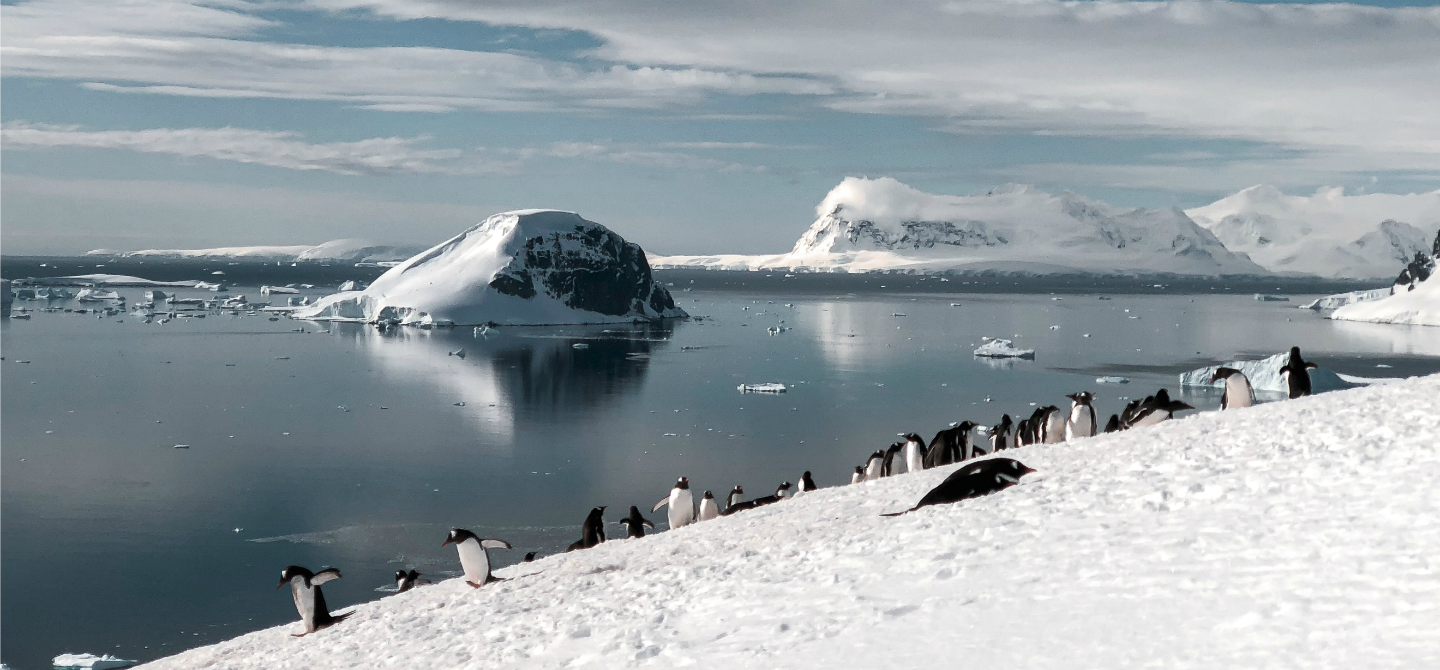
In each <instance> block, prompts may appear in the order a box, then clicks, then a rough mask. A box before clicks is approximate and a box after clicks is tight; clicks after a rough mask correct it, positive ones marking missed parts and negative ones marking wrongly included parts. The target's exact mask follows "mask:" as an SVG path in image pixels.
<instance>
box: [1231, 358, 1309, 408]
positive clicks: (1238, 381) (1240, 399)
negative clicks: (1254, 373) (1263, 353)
mask: <svg viewBox="0 0 1440 670" xmlns="http://www.w3.org/2000/svg"><path fill="white" fill-rule="evenodd" d="M1305 376H1306V377H1309V376H1310V373H1308V372H1307V373H1305ZM1221 379H1224V380H1225V392H1224V393H1221V394H1220V409H1238V408H1240V407H1249V406H1251V405H1254V404H1255V389H1253V388H1251V387H1250V380H1249V379H1246V377H1245V373H1243V372H1241V371H1239V370H1236V369H1235V368H1215V374H1213V375H1210V383H1211V384H1214V383H1215V382H1218V381H1220V380H1221Z"/></svg>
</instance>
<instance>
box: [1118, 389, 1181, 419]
mask: <svg viewBox="0 0 1440 670" xmlns="http://www.w3.org/2000/svg"><path fill="white" fill-rule="evenodd" d="M1185 409H1195V408H1194V407H1192V406H1190V405H1188V404H1186V403H1183V402H1180V401H1179V400H1171V399H1170V392H1169V391H1166V390H1165V389H1160V390H1159V391H1156V392H1155V395H1154V396H1147V397H1146V398H1145V402H1142V403H1140V406H1139V407H1138V408H1137V409H1136V410H1135V418H1134V419H1133V420H1131V422H1130V427H1131V428H1138V427H1140V426H1153V425H1155V424H1157V423H1160V422H1161V421H1169V420H1170V419H1171V418H1172V417H1173V415H1174V413H1175V412H1179V411H1180V410H1185Z"/></svg>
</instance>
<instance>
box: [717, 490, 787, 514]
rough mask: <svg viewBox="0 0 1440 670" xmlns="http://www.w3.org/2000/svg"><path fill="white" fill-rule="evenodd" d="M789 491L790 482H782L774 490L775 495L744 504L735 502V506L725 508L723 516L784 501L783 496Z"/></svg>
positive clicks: (761, 497)
mask: <svg viewBox="0 0 1440 670" xmlns="http://www.w3.org/2000/svg"><path fill="white" fill-rule="evenodd" d="M789 490H790V482H784V483H782V484H781V485H780V486H778V487H776V488H775V495H768V496H760V497H759V498H756V499H754V500H746V501H744V502H737V503H735V504H733V505H729V506H727V507H726V508H725V511H724V512H723V514H724V515H725V516H729V515H731V514H734V513H736V512H743V511H745V510H747V509H755V508H756V507H763V506H765V505H769V504H771V503H775V502H779V501H781V500H784V499H785V494H786V493H787V492H788V491H789Z"/></svg>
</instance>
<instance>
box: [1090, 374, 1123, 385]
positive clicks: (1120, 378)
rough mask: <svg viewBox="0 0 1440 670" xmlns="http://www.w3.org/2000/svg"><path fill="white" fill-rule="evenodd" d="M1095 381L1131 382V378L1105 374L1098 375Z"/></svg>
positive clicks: (1103, 382)
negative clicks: (1103, 375) (1102, 375)
mask: <svg viewBox="0 0 1440 670" xmlns="http://www.w3.org/2000/svg"><path fill="white" fill-rule="evenodd" d="M1095 383H1096V384H1129V383H1130V378H1129V377H1117V376H1113V375H1110V376H1105V377H1096V378H1095Z"/></svg>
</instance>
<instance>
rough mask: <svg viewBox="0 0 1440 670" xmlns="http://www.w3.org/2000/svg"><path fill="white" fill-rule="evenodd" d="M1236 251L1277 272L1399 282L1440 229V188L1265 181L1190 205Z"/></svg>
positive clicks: (1197, 219)
mask: <svg viewBox="0 0 1440 670" xmlns="http://www.w3.org/2000/svg"><path fill="white" fill-rule="evenodd" d="M1185 213H1186V214H1189V215H1190V218H1192V219H1194V220H1195V222H1196V223H1199V224H1200V225H1202V226H1205V227H1206V228H1209V229H1210V231H1211V232H1213V233H1215V236H1216V237H1218V238H1220V241H1221V242H1224V243H1225V246H1226V247H1227V248H1229V249H1230V250H1231V251H1236V252H1242V253H1245V254H1247V255H1249V256H1250V259H1251V260H1254V261H1255V262H1256V263H1259V264H1260V265H1263V266H1264V267H1265V268H1266V269H1267V270H1270V271H1272V272H1277V273H1299V274H1307V275H1316V276H1320V277H1334V278H1353V279H1375V278H1387V279H1393V278H1394V277H1395V275H1397V274H1399V273H1400V269H1401V268H1403V267H1405V264H1406V263H1407V262H1409V261H1410V259H1412V258H1414V257H1415V252H1416V251H1426V252H1427V253H1428V252H1429V250H1430V245H1431V241H1432V240H1434V239H1435V231H1436V228H1440V190H1436V191H1431V192H1428V193H1416V194H1408V195H1401V194H1391V193H1365V194H1358V195H1346V194H1345V189H1343V188H1322V189H1320V190H1318V191H1316V192H1315V193H1314V194H1313V195H1310V196H1290V195H1285V194H1284V193H1281V192H1280V189H1277V188H1275V187H1274V186H1269V185H1265V184H1261V185H1258V186H1252V187H1250V188H1247V189H1244V190H1242V191H1240V192H1238V193H1235V194H1233V195H1230V196H1227V197H1225V198H1221V199H1220V200H1217V201H1215V202H1213V203H1210V204H1209V205H1205V206H1204V207H1196V208H1194V209H1188V210H1185Z"/></svg>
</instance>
